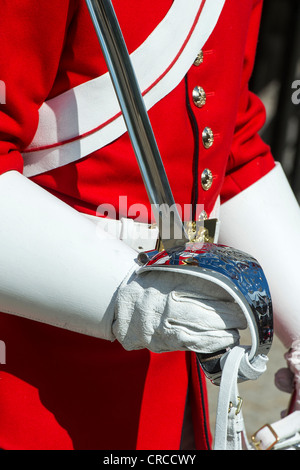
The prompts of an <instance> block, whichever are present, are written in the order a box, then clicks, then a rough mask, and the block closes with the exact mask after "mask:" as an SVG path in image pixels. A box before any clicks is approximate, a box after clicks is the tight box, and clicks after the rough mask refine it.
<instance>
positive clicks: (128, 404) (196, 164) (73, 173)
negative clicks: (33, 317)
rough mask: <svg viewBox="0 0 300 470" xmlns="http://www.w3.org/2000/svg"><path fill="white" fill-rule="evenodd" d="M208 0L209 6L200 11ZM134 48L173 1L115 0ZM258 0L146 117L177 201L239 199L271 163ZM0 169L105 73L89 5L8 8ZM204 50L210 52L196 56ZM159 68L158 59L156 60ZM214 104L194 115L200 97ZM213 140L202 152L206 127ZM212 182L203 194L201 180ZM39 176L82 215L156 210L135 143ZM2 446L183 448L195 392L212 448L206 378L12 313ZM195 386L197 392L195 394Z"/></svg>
mask: <svg viewBox="0 0 300 470" xmlns="http://www.w3.org/2000/svg"><path fill="white" fill-rule="evenodd" d="M204 3H205V2H203V4H204ZM113 4H114V7H115V9H116V13H117V15H118V18H119V21H120V24H121V27H122V29H123V33H124V36H125V40H126V42H127V45H128V49H129V52H133V51H134V50H136V49H137V48H138V47H139V46H140V45H141V44H142V43H143V42H144V41H145V40H146V38H147V37H148V36H149V35H150V34H151V32H152V31H153V29H154V28H155V27H156V26H157V25H158V24H159V23H160V22H161V21H162V20H163V18H164V17H165V16H166V15H167V13H168V11H169V9H170V8H171V6H172V4H173V2H172V0H153V1H152V2H146V1H143V0H130V1H127V2H123V1H121V0H115V1H114V2H113ZM261 8H262V1H261V0H244V1H243V2H240V0H226V2H225V5H224V7H223V10H222V12H221V15H220V17H219V19H218V22H217V24H216V26H215V28H214V30H213V32H212V33H211V35H210V37H209V38H208V40H207V41H206V42H205V44H204V46H203V50H202V53H203V54H202V58H203V60H200V62H201V63H200V64H198V65H196V64H195V65H192V66H191V68H190V69H189V70H188V73H187V74H186V77H185V78H184V79H183V80H181V82H180V83H179V85H178V86H176V87H175V89H173V90H172V91H171V92H170V93H168V94H167V95H166V96H165V97H164V98H163V99H161V100H159V101H158V103H156V104H155V105H154V106H153V107H152V108H151V109H150V111H149V116H150V120H151V123H152V125H153V129H154V133H155V136H156V138H157V142H158V146H159V149H160V152H161V155H162V159H163V161H164V164H165V168H166V172H167V175H168V178H169V181H170V184H171V187H172V190H173V193H174V198H175V201H176V202H177V203H179V204H182V205H183V204H189V203H194V204H195V203H196V202H198V203H199V204H204V205H205V209H206V211H207V212H208V213H209V212H210V211H211V209H212V207H213V205H214V203H215V201H216V198H217V197H218V196H219V195H220V196H221V200H222V201H225V200H227V199H229V198H231V197H234V196H235V195H236V194H237V193H238V192H240V191H242V190H243V189H245V188H246V187H248V186H249V185H251V184H252V183H254V182H255V181H257V180H258V179H259V178H260V177H262V176H264V175H265V174H266V173H267V172H268V171H270V170H271V169H272V168H273V165H274V162H273V158H272V156H271V154H270V151H269V148H268V147H267V146H266V145H265V144H264V143H263V142H262V140H261V139H260V137H259V136H258V134H257V132H258V131H259V129H260V128H261V127H262V125H263V123H264V119H265V111H264V108H263V106H262V104H261V102H260V101H259V99H258V98H257V97H256V96H254V95H253V94H252V93H251V92H249V90H248V81H249V78H250V75H251V72H252V68H253V63H254V56H255V49H256V44H257V36H258V29H259V21H260V14H261ZM0 42H1V61H0V64H1V65H0V79H1V80H2V81H3V82H4V83H5V85H6V104H5V105H4V104H2V105H0V171H1V172H2V173H3V172H5V171H8V170H11V169H16V170H18V171H20V172H22V171H23V157H24V158H25V159H26V149H28V147H29V146H30V144H31V142H32V140H33V138H34V135H35V133H36V129H37V126H38V118H39V114H38V112H39V108H40V107H41V106H42V105H43V103H44V102H45V101H46V100H49V99H51V98H54V97H56V96H58V95H60V94H62V93H64V92H66V91H67V90H69V89H72V88H74V87H77V86H78V85H80V84H82V83H85V82H89V81H90V80H92V79H94V78H96V77H98V76H100V75H102V74H103V73H105V72H106V66H105V62H104V59H103V57H102V55H101V52H100V48H99V44H98V41H97V38H96V35H95V33H94V30H93V26H92V23H91V20H90V17H89V14H88V11H87V7H86V5H85V2H84V1H83V0H72V1H70V0H52V1H51V2H33V1H32V0H25V1H24V0H15V1H14V2H4V5H2V7H1V19H0ZM199 52H200V51H199ZM157 60H159V51H158V57H157ZM197 86H199V87H201V88H203V90H204V91H205V94H206V102H205V104H204V105H203V106H202V107H197V106H196V105H195V103H194V102H193V97H192V92H193V89H194V88H195V87H197ZM206 127H209V128H210V129H211V130H212V132H213V136H214V140H213V144H212V145H211V146H210V147H209V148H205V146H204V145H203V141H202V132H203V129H204V128H206ZM205 169H209V170H210V171H211V174H212V182H211V183H212V184H211V185H210V187H209V188H208V189H207V188H203V187H202V185H201V175H202V172H203V171H204V170H205ZM32 179H33V180H34V181H35V182H36V183H37V184H39V185H41V186H43V187H44V188H46V189H47V190H49V191H50V192H51V193H53V194H54V195H55V196H57V197H59V198H60V199H62V200H64V201H65V202H67V203H68V204H70V205H71V206H73V207H74V208H76V209H78V210H80V211H82V212H85V213H89V214H95V213H96V210H97V207H98V206H99V204H102V203H109V204H113V205H114V206H115V207H118V197H119V195H126V196H127V198H128V205H131V204H134V203H136V202H140V203H144V204H145V205H147V206H148V204H149V203H148V199H147V195H146V191H145V188H144V185H143V182H142V179H141V176H140V173H139V169H138V166H137V163H136V159H135V156H134V153H133V150H132V148H131V145H130V142H129V138H128V135H127V134H126V133H124V134H123V135H122V136H120V137H119V138H117V139H115V140H114V141H113V142H112V143H110V144H109V145H106V146H104V147H103V148H101V149H100V150H98V151H95V152H93V153H92V154H90V155H87V156H85V157H84V158H81V159H80V160H77V161H75V162H71V163H69V164H67V165H63V166H59V167H58V168H56V169H53V170H51V171H48V172H44V173H42V174H38V175H35V176H32ZM0 339H1V340H3V341H5V344H6V350H7V364H6V365H3V366H1V372H0V374H1V380H0V448H3V449H178V448H179V445H180V438H181V429H182V422H183V415H184V409H185V403H186V398H187V393H188V389H189V398H190V400H191V403H192V405H193V418H194V428H195V437H196V445H197V448H198V449H206V448H208V447H209V441H210V434H209V430H208V428H207V423H206V421H207V416H206V414H207V402H206V394H205V379H204V378H203V376H202V374H199V371H198V370H197V365H196V361H195V356H194V355H193V354H190V353H188V354H186V353H181V352H180V353H165V354H152V353H150V352H149V351H147V350H142V351H134V352H126V351H124V350H123V348H122V347H121V346H120V345H119V344H118V343H117V342H115V343H109V342H106V341H103V340H98V339H95V338H90V337H86V336H83V335H79V334H75V333H71V332H68V331H65V330H62V329H57V328H54V327H49V326H47V325H42V324H39V323H35V322H32V321H30V320H26V319H21V318H17V317H14V316H10V315H4V314H2V315H1V317H0ZM188 384H190V385H189V387H188Z"/></svg>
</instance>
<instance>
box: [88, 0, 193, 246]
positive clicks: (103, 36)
mask: <svg viewBox="0 0 300 470" xmlns="http://www.w3.org/2000/svg"><path fill="white" fill-rule="evenodd" d="M86 3H87V6H88V9H89V12H90V15H91V18H92V21H93V24H94V27H95V30H96V34H97V37H98V40H99V43H100V46H101V49H102V52H103V55H104V58H105V61H106V64H107V67H108V70H109V73H110V76H111V80H112V83H113V86H114V89H115V92H116V95H117V98H118V101H119V104H120V107H121V110H122V114H123V117H124V121H125V124H126V127H127V130H128V134H129V137H130V140H131V144H132V146H133V149H134V153H135V155H136V158H137V162H138V165H139V168H140V171H141V174H142V178H143V181H144V185H145V188H146V191H147V194H148V198H149V201H150V204H151V207H152V210H153V214H154V217H155V220H156V223H157V225H158V227H159V233H160V237H161V241H162V243H163V245H164V249H165V250H166V251H169V250H172V249H175V248H178V247H182V246H185V244H186V243H187V242H189V239H188V236H187V234H186V231H185V228H184V225H183V222H182V220H181V217H180V215H179V212H178V210H177V207H176V204H175V201H174V198H173V194H172V191H171V188H170V184H169V181H168V178H167V175H166V172H165V168H164V165H163V162H162V158H161V155H160V152H159V149H158V146H157V142H156V140H155V136H154V133H153V129H152V127H151V123H150V120H149V117H148V113H147V110H146V107H145V103H144V99H143V97H142V93H141V91H140V87H139V84H138V81H137V78H136V75H135V71H134V69H133V66H132V63H131V59H130V56H129V53H128V50H127V47H126V44H125V40H124V38H123V34H122V31H121V28H120V25H119V23H118V19H117V17H116V14H115V11H114V9H113V6H112V3H111V1H110V0H86ZM166 222H168V227H166Z"/></svg>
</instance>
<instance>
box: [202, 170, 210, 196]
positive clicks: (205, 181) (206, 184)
mask: <svg viewBox="0 0 300 470" xmlns="http://www.w3.org/2000/svg"><path fill="white" fill-rule="evenodd" d="M212 182H213V175H212V172H211V171H210V170H209V169H208V168H205V170H204V171H203V173H202V175H201V185H202V188H203V189H204V191H207V190H208V189H209V188H210V187H211V185H212Z"/></svg>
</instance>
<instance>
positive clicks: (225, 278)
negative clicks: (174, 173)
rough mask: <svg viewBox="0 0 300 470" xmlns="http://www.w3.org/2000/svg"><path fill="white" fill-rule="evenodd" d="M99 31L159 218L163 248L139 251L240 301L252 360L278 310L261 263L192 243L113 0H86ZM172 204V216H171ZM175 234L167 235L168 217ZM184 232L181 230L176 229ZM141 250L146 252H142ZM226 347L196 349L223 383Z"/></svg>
mask: <svg viewBox="0 0 300 470" xmlns="http://www.w3.org/2000/svg"><path fill="white" fill-rule="evenodd" d="M86 4H87V6H88V9H89V12H90V15H91V18H92V21H93V24H94V27H95V31H96V34H97V36H98V39H99V43H100V46H101V49H102V52H103V55H104V58H105V61H106V64H107V67H108V70H109V73H110V76H111V80H112V83H113V86H114V88H115V92H116V95H117V98H118V100H119V104H120V107H121V110H122V113H123V117H124V121H125V124H126V127H127V130H128V133H129V137H130V140H131V143H132V146H133V149H134V152H135V155H136V158H137V161H138V165H139V168H140V171H141V174H142V177H143V181H144V184H145V187H146V190H147V193H148V197H149V200H150V203H151V205H152V209H153V212H154V216H155V218H156V221H157V224H158V227H159V233H160V236H161V241H162V243H163V246H164V251H162V252H161V253H158V252H151V253H148V254H147V253H144V257H141V256H140V260H142V261H143V264H144V265H143V266H142V268H141V269H140V272H143V271H146V270H149V269H150V270H165V271H170V270H173V271H175V272H181V273H182V274H191V275H193V276H198V277H201V278H204V279H209V280H213V281H214V282H215V283H216V284H219V285H222V287H223V288H224V289H225V290H227V291H228V292H229V293H230V294H231V295H232V297H233V298H234V299H235V300H236V301H237V302H238V303H239V305H240V306H241V308H242V310H243V312H244V315H245V317H246V319H247V322H248V326H249V329H250V333H251V339H252V346H251V349H250V351H249V361H252V360H254V359H255V357H256V356H257V355H259V354H264V355H265V354H267V353H268V352H269V350H270V348H271V344H272V339H273V311H272V302H271V296H270V291H269V287H268V284H267V281H266V278H265V276H264V273H263V271H262V268H261V266H260V265H259V263H258V262H257V261H256V260H255V259H254V258H252V257H251V256H250V255H248V254H246V253H243V252H240V251H239V250H235V249H233V248H230V247H226V246H221V245H216V244H212V243H207V244H203V243H200V244H199V243H198V244H197V243H189V238H188V236H187V234H186V231H185V228H184V225H183V222H182V220H181V218H180V216H179V213H178V211H177V209H176V205H175V201H174V198H173V195H172V192H171V188H170V185H169V182H168V178H167V175H166V173H165V169H164V166H163V163H162V159H161V156H160V153H159V150H158V147H157V143H156V140H155V137H154V134H153V130H152V127H151V124H150V121H149V118H148V114H147V111H146V108H145V104H144V100H143V97H142V94H141V91H140V89H139V85H138V81H137V78H136V75H135V72H134V69H133V66H132V64H131V60H130V57H129V54H128V50H127V47H126V44H125V41H124V38H123V35H122V32H121V29H120V26H119V23H118V20H117V17H116V14H115V12H114V9H113V6H112V4H111V1H110V0H86ZM170 208H172V214H173V218H171V219H170V218H169V216H170ZM166 216H167V217H168V220H170V224H171V227H170V237H164V231H163V230H162V228H163V223H164V220H165V217H166ZM178 233H180V236H176V234H178ZM140 255H141V254H140ZM225 353H226V351H224V350H223V351H218V352H216V353H214V354H212V355H205V354H201V355H200V354H197V356H198V359H199V361H200V364H201V367H202V369H203V370H204V372H205V373H206V375H207V376H208V377H209V379H210V380H211V381H212V382H213V383H215V384H216V385H219V384H220V381H221V375H222V368H221V359H222V357H223V355H224V354H225Z"/></svg>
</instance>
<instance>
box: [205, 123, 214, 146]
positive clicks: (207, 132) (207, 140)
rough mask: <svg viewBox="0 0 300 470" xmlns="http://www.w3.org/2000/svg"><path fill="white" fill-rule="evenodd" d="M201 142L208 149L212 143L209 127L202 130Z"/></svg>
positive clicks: (212, 135) (211, 132)
mask: <svg viewBox="0 0 300 470" xmlns="http://www.w3.org/2000/svg"><path fill="white" fill-rule="evenodd" d="M202 142H203V145H204V147H205V148H206V149H209V148H210V147H211V146H212V144H213V143H214V133H213V131H212V130H211V128H210V127H205V129H204V130H203V132H202Z"/></svg>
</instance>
